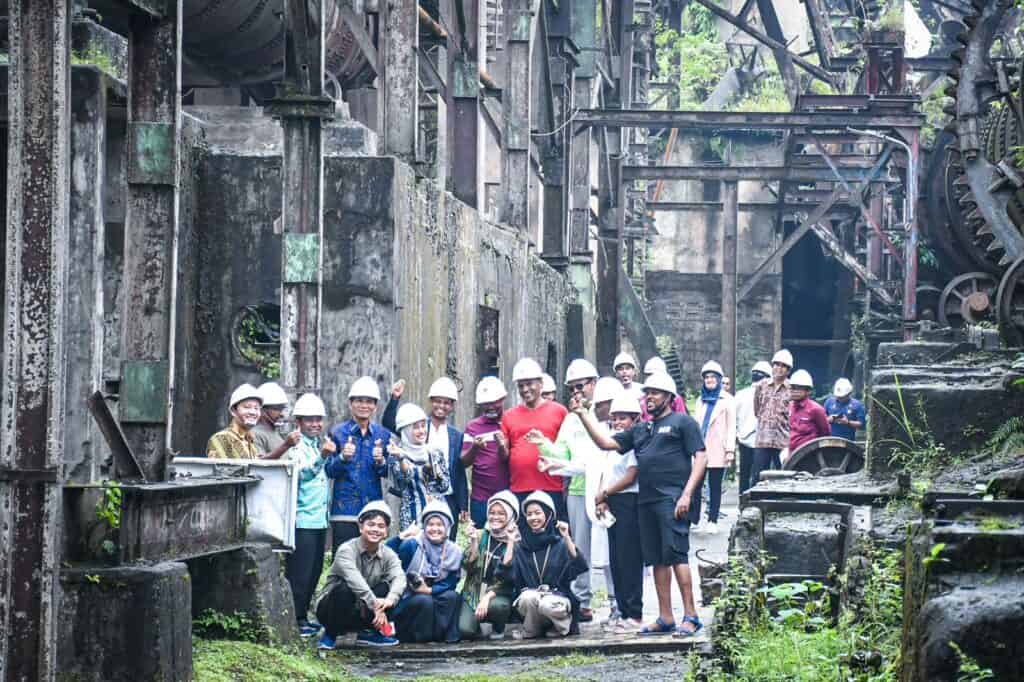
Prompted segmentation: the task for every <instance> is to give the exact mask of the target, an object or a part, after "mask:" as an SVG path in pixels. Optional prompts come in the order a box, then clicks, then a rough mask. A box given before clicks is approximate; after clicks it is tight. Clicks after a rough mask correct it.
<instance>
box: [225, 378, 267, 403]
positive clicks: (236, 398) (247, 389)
mask: <svg viewBox="0 0 1024 682" xmlns="http://www.w3.org/2000/svg"><path fill="white" fill-rule="evenodd" d="M253 398H255V399H256V400H258V401H260V404H261V405H262V404H263V396H262V395H260V390H259V389H258V388H256V387H255V386H253V385H252V384H242V385H241V386H239V387H238V388H236V389H235V390H234V391H232V392H231V400H229V401H228V407H231V408H234V407H235V405H237V404H238V403H240V402H242V401H243V400H252V399H253Z"/></svg>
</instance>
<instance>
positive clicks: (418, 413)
mask: <svg viewBox="0 0 1024 682" xmlns="http://www.w3.org/2000/svg"><path fill="white" fill-rule="evenodd" d="M425 421H427V413H426V412H424V411H423V409H422V408H421V407H420V406H419V405H417V404H416V403H405V404H403V405H402V406H401V407H399V408H398V415H397V416H396V417H395V428H397V429H398V430H399V431H401V430H402V429H404V428H405V427H406V426H409V425H410V424H415V423H416V422H425Z"/></svg>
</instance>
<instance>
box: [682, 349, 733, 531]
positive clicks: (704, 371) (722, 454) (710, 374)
mask: <svg viewBox="0 0 1024 682" xmlns="http://www.w3.org/2000/svg"><path fill="white" fill-rule="evenodd" d="M700 373H701V376H702V377H703V379H704V384H703V385H702V386H701V389H700V401H699V403H698V404H697V415H696V419H697V423H698V424H700V430H701V435H703V436H704V451H705V452H707V455H708V468H707V474H706V475H707V480H708V523H707V525H706V526H704V525H702V524H701V522H700V503H701V500H700V496H699V495H698V496H697V497H696V498H695V501H694V505H693V510H692V512H691V519H692V520H693V522H694V523H695V524H697V525H696V526H695V527H694V531H695V532H698V533H717V532H718V512H719V510H720V509H721V506H722V478H723V476H725V470H726V469H727V468H729V467H730V466H732V461H733V458H734V457H735V452H736V403H735V401H734V399H733V397H732V396H731V395H730V394H729V393H727V392H726V391H724V390H722V375H723V372H722V366H721V365H719V364H718V363H717V362H715V361H714V360H712V361H710V362H707V363H705V364H704V367H702V368H701V370H700Z"/></svg>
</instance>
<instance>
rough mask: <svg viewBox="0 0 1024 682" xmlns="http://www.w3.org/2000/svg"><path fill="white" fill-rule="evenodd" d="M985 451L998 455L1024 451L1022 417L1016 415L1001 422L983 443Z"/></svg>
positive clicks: (1023, 419)
mask: <svg viewBox="0 0 1024 682" xmlns="http://www.w3.org/2000/svg"><path fill="white" fill-rule="evenodd" d="M985 450H986V451H987V452H990V453H992V454H999V455H1007V454H1011V453H1014V452H1020V451H1024V417H1022V416H1020V415H1016V416H1013V417H1010V418H1009V419H1007V420H1006V421H1005V422H1003V424H1002V425H1001V426H1000V427H999V428H998V429H996V432H995V433H993V434H992V437H991V438H989V439H988V442H986V443H985Z"/></svg>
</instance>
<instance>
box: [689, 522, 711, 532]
mask: <svg viewBox="0 0 1024 682" xmlns="http://www.w3.org/2000/svg"><path fill="white" fill-rule="evenodd" d="M690 532H691V533H706V532H707V528H706V527H705V526H704V522H703V521H701V522H700V523H696V524H694V525H692V526H690Z"/></svg>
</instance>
